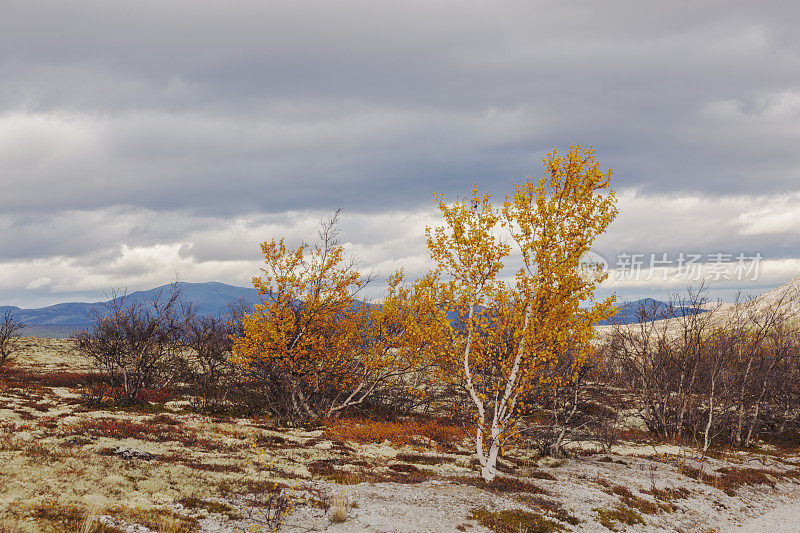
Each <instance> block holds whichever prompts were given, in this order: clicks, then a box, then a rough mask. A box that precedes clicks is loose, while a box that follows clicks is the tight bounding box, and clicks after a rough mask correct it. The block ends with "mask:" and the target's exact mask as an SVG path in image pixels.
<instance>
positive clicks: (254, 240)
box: [0, 0, 800, 307]
mask: <svg viewBox="0 0 800 533" xmlns="http://www.w3.org/2000/svg"><path fill="white" fill-rule="evenodd" d="M0 7H1V8H2V10H1V11H0V12H2V13H3V16H2V17H0V73H1V75H0V183H1V184H2V188H1V189H0V304H11V305H19V306H23V307H36V306H41V305H45V304H51V303H56V302H62V301H71V300H86V301H88V300H97V299H99V298H102V297H103V295H104V293H107V292H108V291H109V290H110V289H112V288H127V289H129V290H139V289H147V288H151V287H153V286H156V285H161V284H164V283H168V282H169V281H171V280H172V279H173V278H174V277H175V275H176V273H177V274H179V276H180V278H181V279H183V280H184V281H212V280H216V281H223V282H227V283H232V284H237V285H248V284H249V281H250V279H251V278H252V276H253V275H255V274H257V273H258V266H259V243H260V242H262V241H265V240H269V239H271V238H273V237H283V236H285V237H287V239H288V240H289V242H290V243H293V244H294V243H297V242H299V241H300V240H301V239H309V238H312V237H313V235H314V226H315V224H316V223H317V221H318V220H319V219H320V218H321V217H323V216H326V215H327V214H329V213H330V212H331V211H332V210H334V209H336V208H342V209H343V212H342V222H343V224H342V230H343V240H344V241H345V242H346V243H347V245H348V249H349V250H350V251H351V252H352V253H353V254H355V255H357V256H359V257H360V258H362V259H363V261H364V268H365V269H366V270H370V269H372V270H377V271H378V272H379V273H380V274H383V275H387V274H389V273H390V272H391V271H392V270H394V269H396V268H398V267H404V268H405V269H406V271H407V272H408V273H409V274H410V275H411V276H412V277H413V276H416V275H418V274H420V273H422V272H424V270H425V269H426V268H428V266H429V265H428V263H427V253H426V249H425V243H424V228H425V226H426V225H431V224H436V223H437V222H438V219H437V217H436V214H435V212H434V202H433V194H434V193H442V194H444V195H445V197H446V198H451V199H453V198H455V196H456V195H459V194H460V195H463V194H466V193H467V192H468V191H469V189H470V188H471V187H472V185H473V184H475V183H477V184H478V185H479V187H480V188H481V189H483V190H486V191H488V192H491V193H492V194H493V196H494V197H495V198H497V199H502V198H503V197H504V196H505V195H506V194H509V193H511V192H512V187H513V184H514V183H515V182H518V181H521V180H524V179H525V177H526V176H529V175H530V176H532V177H534V178H538V177H539V176H540V175H541V172H542V168H541V159H542V157H543V156H544V154H545V153H546V152H547V150H548V149H549V148H551V147H553V146H555V147H557V148H559V149H560V150H566V149H567V148H568V146H569V144H570V143H573V144H583V145H590V144H591V145H594V146H595V148H596V154H595V155H596V158H597V159H598V160H599V161H600V163H601V165H603V166H604V167H611V168H613V169H614V178H613V185H614V187H615V189H616V190H617V192H618V195H619V198H620V201H619V207H620V211H621V213H620V216H619V217H618V219H617V221H616V222H615V223H614V225H613V226H612V228H611V229H610V231H609V233H608V234H607V235H606V236H604V237H603V239H602V240H601V241H600V242H598V243H597V246H596V247H595V249H596V251H597V252H598V253H599V254H600V255H601V256H603V257H604V258H605V259H606V260H607V261H608V262H609V265H610V266H611V268H612V269H613V268H615V267H616V268H619V269H623V270H624V267H625V264H626V261H627V259H625V257H626V256H624V255H623V256H620V254H625V253H627V254H636V253H641V254H644V255H643V256H642V259H643V260H644V261H643V263H644V265H643V266H645V267H646V266H649V261H650V254H658V255H657V257H658V258H659V259H662V260H663V259H664V256H663V254H668V255H667V257H666V259H667V263H663V265H671V266H673V267H675V266H676V265H677V260H678V258H679V257H680V254H681V253H684V254H695V255H699V256H702V258H701V260H700V261H701V262H705V263H707V266H706V270H704V271H703V275H710V276H712V287H713V288H715V289H716V290H717V292H716V294H719V295H721V296H724V297H730V295H731V294H732V291H733V290H735V289H736V288H740V287H741V288H743V289H745V290H746V291H749V292H753V293H758V292H760V291H763V290H764V289H765V288H769V287H774V286H776V285H778V284H780V283H782V282H785V281H787V280H789V279H791V278H792V277H794V276H796V275H798V274H800V150H798V146H800V33H798V31H797V28H796V23H797V20H800V6H798V5H797V4H796V3H795V2H789V1H787V2H749V1H748V2H732V1H720V2H702V3H700V2H678V1H674V2H658V3H656V2H641V1H636V0H631V1H627V2H618V1H603V2H595V1H593V2H532V1H530V0H527V1H523V2H485V1H481V2H477V1H475V2H473V1H465V0H458V1H455V0H454V1H449V2H437V1H431V0H426V1H424V2H413V1H404V2H380V1H375V0H365V1H363V2H351V1H344V0H337V1H336V2H330V1H326V2H307V1H301V0H297V1H292V2H272V1H259V2H255V1H253V2H237V1H228V2H219V1H206V0H185V1H165V0H158V1H155V0H153V1H148V0H137V1H136V2H128V1H115V2H107V1H100V0H96V1H78V0H73V1H70V2H64V1H62V0H58V1H39V0H20V1H10V0H0ZM718 253H723V254H730V255H731V258H732V259H731V260H732V261H735V259H733V258H735V257H736V256H737V255H738V254H744V257H748V258H749V257H754V256H755V255H756V254H760V255H761V257H763V259H761V260H760V263H759V269H758V270H759V271H758V276H757V277H758V279H757V280H751V279H750V278H751V277H753V275H752V274H753V273H752V272H750V274H749V275H747V276H745V278H746V279H742V280H739V279H737V276H736V275H735V274H733V273H732V272H733V271H732V270H729V271H728V277H730V278H733V279H725V276H720V275H719V274H717V275H716V276H715V275H714V274H713V272H714V269H713V268H711V269H708V264H712V265H713V264H714V263H716V259H715V257H717V256H713V254H718ZM621 257H622V259H620V258H621ZM723 258H727V255H726V256H723ZM729 266H730V267H731V268H733V267H734V265H733V263H731V264H730V265H729ZM664 273H667V274H668V275H666V276H664V275H663V274H664ZM629 277H632V278H634V279H626V278H624V277H622V279H620V276H612V279H611V280H610V281H609V282H607V283H606V285H605V286H604V291H605V292H604V293H609V292H611V291H616V292H617V293H618V294H619V295H620V297H622V298H627V299H630V298H634V297H639V296H655V297H659V296H663V295H664V294H665V293H666V292H667V291H671V290H675V289H680V288H681V287H683V286H685V285H686V284H687V283H688V281H687V280H686V279H685V276H684V277H681V275H678V274H676V273H675V272H673V271H669V272H667V271H664V272H663V273H659V272H656V274H655V275H653V272H650V274H649V275H641V276H639V279H638V280H637V279H635V276H629ZM665 277H666V279H664V278H665ZM713 277H719V278H720V279H719V280H716V281H715V280H713ZM648 278H649V279H648Z"/></svg>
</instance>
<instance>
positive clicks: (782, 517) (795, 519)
mask: <svg viewBox="0 0 800 533" xmlns="http://www.w3.org/2000/svg"><path fill="white" fill-rule="evenodd" d="M730 531H735V532H737V533H784V532H785V533H789V532H791V533H800V502H794V503H789V504H786V505H781V506H780V507H778V508H776V509H773V510H772V511H770V512H768V513H767V514H765V515H762V516H759V517H756V518H751V519H750V520H748V521H747V522H745V523H744V524H742V525H741V526H739V527H734V528H732V529H731V530H730Z"/></svg>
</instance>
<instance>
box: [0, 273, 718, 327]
mask: <svg viewBox="0 0 800 533" xmlns="http://www.w3.org/2000/svg"><path fill="white" fill-rule="evenodd" d="M178 287H179V288H180V291H181V299H182V300H183V301H184V302H192V303H193V304H195V305H196V306H197V313H198V315H201V316H208V315H214V314H219V313H224V312H225V311H227V310H228V307H229V306H230V305H231V304H234V303H237V302H243V303H244V304H246V305H248V306H252V305H254V304H256V303H260V302H261V297H260V296H259V295H258V293H257V292H256V291H255V290H254V289H252V288H249V287H238V286H236V285H228V284H226V283H220V282H217V281H210V282H206V283H188V282H179V283H178ZM170 290H171V289H170V286H169V285H163V286H161V287H156V288H154V289H150V290H146V291H137V292H132V293H130V294H128V295H127V296H126V300H127V301H128V302H137V303H146V302H148V301H150V300H151V299H152V298H153V297H154V296H155V295H156V294H158V293H159V292H161V293H163V294H164V296H166V295H168V294H169V291H170ZM110 301H111V300H107V301H102V302H94V303H87V302H70V303H60V304H55V305H50V306H47V307H42V308H39V309H21V308H19V307H15V306H0V313H4V312H5V311H7V310H10V311H12V312H13V314H14V318H15V319H17V320H20V321H22V322H23V323H25V324H26V327H25V329H24V330H23V335H25V336H36V337H62V338H63V337H68V336H69V335H70V334H72V332H74V331H78V330H83V329H86V328H88V327H90V326H91V324H92V321H93V318H94V316H95V313H96V312H97V313H100V314H102V313H103V312H104V311H105V309H106V307H105V306H106V304H107V303H108V302H110ZM642 305H644V306H645V307H646V308H647V309H648V311H649V310H651V309H655V310H656V313H663V317H664V318H666V316H667V314H668V310H669V304H667V303H664V302H661V301H658V300H654V299H652V298H644V299H642V300H636V301H632V302H625V303H622V304H620V305H618V306H617V309H618V312H617V314H616V315H615V316H614V317H612V318H610V319H608V320H606V321H603V322H602V323H601V324H630V323H634V322H636V321H637V320H638V310H639V308H640V306H642ZM697 311H698V312H702V311H703V310H697Z"/></svg>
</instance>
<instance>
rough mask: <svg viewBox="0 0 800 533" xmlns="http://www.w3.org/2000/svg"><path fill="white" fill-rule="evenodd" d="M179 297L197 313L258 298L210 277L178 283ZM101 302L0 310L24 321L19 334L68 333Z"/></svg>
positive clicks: (149, 294) (135, 298)
mask: <svg viewBox="0 0 800 533" xmlns="http://www.w3.org/2000/svg"><path fill="white" fill-rule="evenodd" d="M178 287H179V288H180V291H181V300H182V301H184V302H191V303H193V304H195V305H196V306H197V313H198V315H201V316H207V315H213V314H217V313H224V312H225V311H226V310H227V309H228V306H229V305H231V304H233V303H236V302H238V301H243V302H244V303H246V304H247V305H253V304H256V303H258V302H260V301H261V299H260V298H259V296H258V293H256V291H255V290H254V289H250V288H247V287H237V286H235V285H227V284H225V283H219V282H216V281H211V282H208V283H186V282H180V283H178ZM170 290H171V289H170V286H169V285H163V286H161V287H156V288H154V289H150V290H147V291H137V292H132V293H130V294H128V295H127V296H126V300H127V301H129V302H131V303H133V302H138V303H146V302H148V301H150V300H151V299H152V298H153V297H154V296H155V295H156V294H158V293H159V292H162V293H164V295H165V296H167V295H168V294H169V291H170ZM108 302H110V300H108V301H105V302H95V303H84V302H72V303H63V304H56V305H51V306H48V307H42V308H39V309H20V308H19V307H14V306H0V313H3V312H5V311H6V310H11V311H13V312H14V318H16V319H17V320H20V321H22V322H24V323H25V324H26V327H25V329H24V330H23V331H22V334H23V335H25V336H36V337H68V336H69V335H70V334H71V333H72V332H74V331H78V330H83V329H86V328H88V327H89V326H91V324H92V320H93V318H94V312H95V311H97V312H100V313H102V312H103V311H104V310H105V305H106V304H107V303H108Z"/></svg>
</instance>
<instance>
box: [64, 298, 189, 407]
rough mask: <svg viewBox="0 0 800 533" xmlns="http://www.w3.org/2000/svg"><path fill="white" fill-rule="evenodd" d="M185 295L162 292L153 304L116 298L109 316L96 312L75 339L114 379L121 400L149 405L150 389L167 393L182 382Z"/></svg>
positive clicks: (115, 392)
mask: <svg viewBox="0 0 800 533" xmlns="http://www.w3.org/2000/svg"><path fill="white" fill-rule="evenodd" d="M179 298H180V291H179V290H178V288H177V285H176V284H173V285H172V290H171V291H170V293H169V294H166V295H165V294H163V293H162V292H159V293H157V294H155V295H154V296H153V297H152V298H151V299H150V300H149V301H148V302H137V301H129V300H128V298H127V296H126V295H124V294H123V295H121V296H117V297H114V298H112V299H111V300H110V301H109V302H108V303H107V304H106V307H105V309H104V311H103V312H96V313H95V317H94V324H93V326H92V328H91V329H90V330H88V331H82V332H78V333H76V334H75V335H74V337H73V338H74V340H75V342H76V344H77V347H78V349H79V350H81V351H82V352H84V353H85V354H86V355H88V356H89V357H90V358H91V359H92V360H93V362H94V364H95V366H96V367H97V369H98V370H99V371H100V372H101V373H102V374H103V375H104V376H105V377H106V378H107V379H108V381H109V386H110V390H111V391H112V393H113V395H114V396H115V399H117V400H121V401H124V402H127V403H138V402H142V401H144V398H143V394H142V392H143V391H144V390H145V389H154V388H160V389H165V388H166V387H168V386H169V385H170V384H171V383H173V382H174V380H175V378H176V377H177V370H178V362H179V360H180V358H179V353H178V348H179V345H178V340H179V334H180V331H181V326H182V319H181V314H180V312H179V303H178V302H179Z"/></svg>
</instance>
